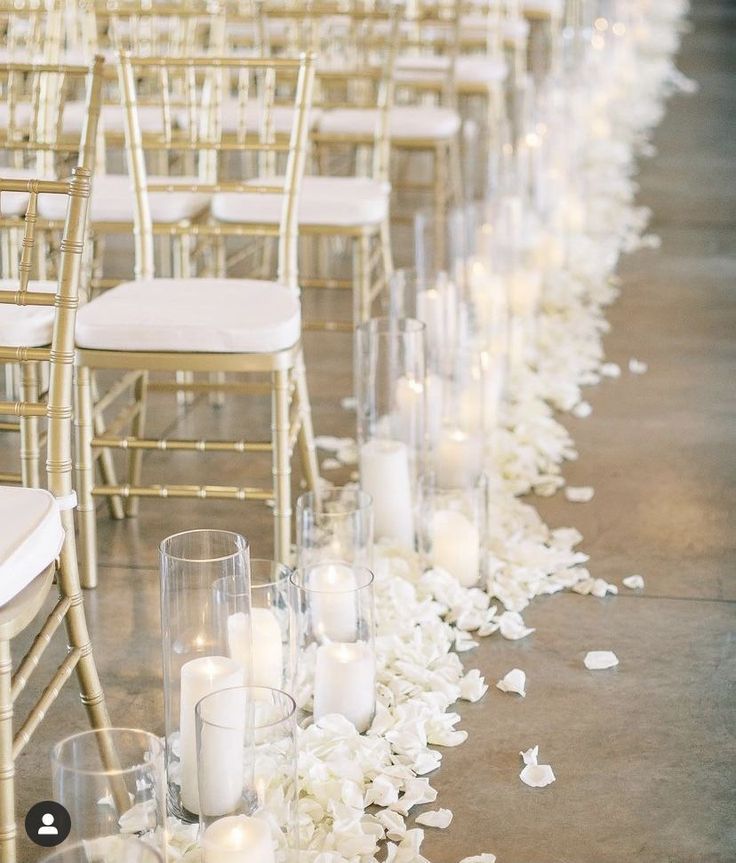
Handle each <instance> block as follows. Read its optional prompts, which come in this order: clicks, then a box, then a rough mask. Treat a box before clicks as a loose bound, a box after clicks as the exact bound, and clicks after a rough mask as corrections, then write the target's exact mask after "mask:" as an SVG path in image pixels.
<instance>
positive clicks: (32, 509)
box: [0, 485, 64, 605]
mask: <svg viewBox="0 0 736 863" xmlns="http://www.w3.org/2000/svg"><path fill="white" fill-rule="evenodd" d="M0 525H2V530H0V605H5V603H7V602H9V601H10V600H11V599H12V598H13V597H14V596H17V595H18V594H19V593H20V592H21V591H22V590H23V588H25V587H27V586H28V585H29V584H30V583H31V582H32V581H33V579H34V578H36V576H38V575H40V574H41V573H42V572H43V571H44V570H45V569H46V568H47V567H48V566H49V565H50V564H51V563H53V562H54V560H55V559H56V557H57V556H58V554H59V552H60V551H61V545H62V543H63V542H64V528H63V527H62V526H61V516H60V514H59V507H58V505H57V503H56V500H55V499H54V497H53V495H51V494H49V492H47V491H46V490H45V489H40V488H19V487H16V486H5V485H2V486H0Z"/></svg>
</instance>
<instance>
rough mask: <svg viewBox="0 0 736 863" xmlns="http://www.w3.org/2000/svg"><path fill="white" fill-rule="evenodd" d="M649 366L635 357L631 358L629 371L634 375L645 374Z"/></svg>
mask: <svg viewBox="0 0 736 863" xmlns="http://www.w3.org/2000/svg"><path fill="white" fill-rule="evenodd" d="M648 368H649V366H648V365H647V364H646V363H645V362H643V361H642V360H637V359H635V358H634V357H632V358H631V359H630V360H629V371H630V372H631V374H632V375H643V374H645V373H646V371H647V369H648Z"/></svg>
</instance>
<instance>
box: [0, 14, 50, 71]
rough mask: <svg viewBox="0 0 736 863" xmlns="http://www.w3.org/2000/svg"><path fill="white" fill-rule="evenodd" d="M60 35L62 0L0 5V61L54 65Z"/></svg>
mask: <svg viewBox="0 0 736 863" xmlns="http://www.w3.org/2000/svg"><path fill="white" fill-rule="evenodd" d="M62 32H63V0H48V2H45V3H38V2H32V0H9V2H8V0H3V2H0V46H2V47H1V48H0V61H1V62H3V63H9V62H17V63H29V62H32V61H35V62H36V63H40V62H47V63H55V62H57V61H58V59H59V52H60V50H61V41H62Z"/></svg>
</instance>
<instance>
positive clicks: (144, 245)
mask: <svg viewBox="0 0 736 863" xmlns="http://www.w3.org/2000/svg"><path fill="white" fill-rule="evenodd" d="M119 69H120V79H121V81H120V88H121V90H122V93H123V99H124V104H125V109H126V146H127V153H128V163H129V172H130V175H131V178H132V180H133V184H134V188H135V193H136V209H135V241H136V276H137V277H138V278H152V277H153V275H154V259H153V223H152V218H151V208H150V199H149V196H150V193H152V192H172V191H190V192H201V193H205V194H214V193H217V192H248V193H253V194H271V195H273V194H277V195H280V196H281V197H282V201H281V218H280V221H279V225H278V229H277V230H274V228H273V226H272V225H271V224H269V225H256V224H245V225H241V224H237V225H232V226H228V228H225V227H223V226H222V225H220V224H210V223H209V222H207V221H206V220H205V221H202V222H201V223H198V224H197V225H196V233H197V234H198V235H199V236H203V235H207V234H208V233H210V234H213V235H217V236H222V235H223V233H225V232H227V231H228V230H229V232H230V233H231V234H235V235H239V236H249V235H250V236H278V241H279V243H278V246H279V254H278V279H279V281H280V282H281V283H282V284H284V285H287V286H289V287H291V288H292V289H294V290H297V284H298V283H297V265H296V261H297V236H298V219H297V203H298V196H299V189H300V185H301V178H302V175H303V172H304V160H305V150H306V145H307V133H308V126H307V120H308V109H309V105H310V100H311V95H312V87H313V83H314V57H313V56H312V55H311V54H306V55H302V56H301V57H300V58H298V59H292V58H281V57H277V58H256V57H240V58H216V57H131V56H130V55H128V54H126V53H125V52H123V53H122V54H121V57H120V67H119ZM283 89H287V90H288V91H289V92H290V93H292V94H293V95H292V101H291V105H292V107H293V117H292V124H291V135H290V137H289V140H288V141H285V140H283V139H282V138H280V137H278V136H277V135H276V133H275V130H274V124H273V121H272V114H273V110H274V107H275V104H276V96H277V94H278V93H280V92H282V90H283ZM254 100H255V101H254ZM254 104H255V105H256V107H257V110H256V111H255V115H254V112H253V105H254ZM143 109H146V110H148V111H152V110H155V111H157V112H158V114H159V116H160V131H155V132H145V133H143V132H142V131H141V122H140V120H141V110H143ZM224 112H227V117H226V116H225V115H224ZM226 128H234V129H235V130H236V131H235V132H234V133H233V134H230V135H226V134H225V133H224V131H223V130H224V129H226ZM233 154H240V155H241V156H249V155H252V156H254V159H252V160H251V163H252V165H253V166H254V170H253V177H252V178H251V180H252V179H255V177H256V176H257V175H258V174H259V170H258V168H259V166H261V165H262V158H264V157H269V156H274V157H278V156H279V155H281V156H282V158H284V159H285V163H286V164H285V180H284V184H283V185H280V184H276V183H274V184H263V183H260V184H257V185H256V184H254V183H252V182H251V183H248V179H247V178H246V177H245V176H241V177H239V178H237V179H226V178H225V177H226V171H225V168H226V167H227V165H226V163H227V159H228V157H229V156H231V155H233ZM244 163H245V160H241V164H244ZM150 165H153V166H154V167H155V168H156V170H157V173H162V172H163V173H166V174H168V175H169V176H168V177H167V179H166V181H152V180H151V179H149V176H150V171H149V166H150ZM161 169H163V170H161ZM172 230H174V231H175V230H176V227H174V228H172ZM183 230H184V231H185V232H188V233H191V232H193V231H192V226H186V227H185V228H184V229H183Z"/></svg>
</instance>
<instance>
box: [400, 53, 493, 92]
mask: <svg viewBox="0 0 736 863" xmlns="http://www.w3.org/2000/svg"><path fill="white" fill-rule="evenodd" d="M449 71H450V61H449V58H448V57H443V56H441V55H437V54H427V55H416V56H412V55H405V56H403V57H399V58H398V59H397V61H396V80H397V81H411V80H419V81H433V80H437V81H438V82H441V81H442V79H443V78H444V77H445V76H446V75H447V74H448V73H449ZM507 71H508V70H507V69H506V64H505V63H504V61H503V60H502V59H501V58H500V57H488V56H486V55H484V54H466V55H463V56H460V57H458V58H457V64H456V66H455V77H456V79H457V83H458V84H459V85H463V84H495V83H499V82H501V81H504V80H505V79H506V74H507Z"/></svg>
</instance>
